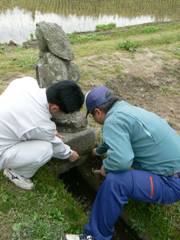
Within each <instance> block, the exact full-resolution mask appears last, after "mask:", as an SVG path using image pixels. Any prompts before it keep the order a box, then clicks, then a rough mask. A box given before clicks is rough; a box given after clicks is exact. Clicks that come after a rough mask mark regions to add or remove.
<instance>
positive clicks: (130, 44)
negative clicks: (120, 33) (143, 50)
mask: <svg viewBox="0 0 180 240" xmlns="http://www.w3.org/2000/svg"><path fill="white" fill-rule="evenodd" d="M138 46H139V43H138V42H134V41H130V40H126V41H123V42H120V43H119V44H118V46H117V49H124V50H126V51H129V52H135V51H136V50H137V48H138Z"/></svg>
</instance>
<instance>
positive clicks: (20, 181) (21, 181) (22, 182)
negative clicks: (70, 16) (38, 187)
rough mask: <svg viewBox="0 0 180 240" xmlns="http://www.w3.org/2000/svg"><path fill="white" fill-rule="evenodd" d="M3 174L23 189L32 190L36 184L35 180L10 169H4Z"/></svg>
mask: <svg viewBox="0 0 180 240" xmlns="http://www.w3.org/2000/svg"><path fill="white" fill-rule="evenodd" d="M3 174H4V176H6V177H7V178H9V180H10V181H11V182H13V183H14V184H15V185H16V186H18V187H20V188H22V189H25V190H31V189H32V188H33V186H34V185H33V182H32V181H31V180H30V179H28V178H25V177H23V176H20V175H19V174H17V173H15V172H14V171H12V170H10V169H4V172H3Z"/></svg>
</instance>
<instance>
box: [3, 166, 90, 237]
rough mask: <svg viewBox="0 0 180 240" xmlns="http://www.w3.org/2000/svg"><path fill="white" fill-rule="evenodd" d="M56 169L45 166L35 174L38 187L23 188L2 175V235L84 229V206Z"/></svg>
mask: <svg viewBox="0 0 180 240" xmlns="http://www.w3.org/2000/svg"><path fill="white" fill-rule="evenodd" d="M56 174H57V172H55V171H53V170H52V169H49V167H48V166H45V167H43V168H42V169H41V170H40V171H39V172H38V174H37V176H35V177H34V179H33V181H34V183H35V189H34V190H33V191H23V190H21V189H18V188H16V187H14V186H13V185H12V184H11V183H10V182H8V181H7V180H6V179H5V178H4V177H3V176H2V174H1V175H0V181H1V189H0V198H1V201H0V221H1V224H0V225H1V229H2V228H4V229H5V230H6V231H1V236H0V239H2V240H3V239H13V240H21V239H23V240H30V239H37V240H40V239H46V240H52V239H53V240H55V239H60V236H61V235H62V233H63V232H68V231H69V232H76V233H79V232H81V230H82V226H83V225H84V223H85V220H86V217H85V214H84V213H83V210H82V207H81V206H80V204H78V203H77V202H76V201H75V200H74V199H73V198H72V196H71V195H70V194H69V193H68V192H67V190H66V189H65V186H64V184H63V183H62V182H61V181H60V180H58V179H57V176H56Z"/></svg>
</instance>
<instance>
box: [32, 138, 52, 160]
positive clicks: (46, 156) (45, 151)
mask: <svg viewBox="0 0 180 240" xmlns="http://www.w3.org/2000/svg"><path fill="white" fill-rule="evenodd" d="M52 156H53V146H52V144H51V143H50V142H45V141H42V143H41V144H40V146H39V158H37V159H36V161H37V162H47V161H48V160H50V159H51V158H52Z"/></svg>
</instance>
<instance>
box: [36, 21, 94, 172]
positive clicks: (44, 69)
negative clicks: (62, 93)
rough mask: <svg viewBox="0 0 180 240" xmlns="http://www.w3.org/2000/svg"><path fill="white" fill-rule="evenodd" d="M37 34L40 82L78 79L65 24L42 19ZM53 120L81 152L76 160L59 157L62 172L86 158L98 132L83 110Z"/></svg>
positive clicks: (57, 116)
mask: <svg viewBox="0 0 180 240" xmlns="http://www.w3.org/2000/svg"><path fill="white" fill-rule="evenodd" d="M36 37H37V40H38V46H39V50H40V54H39V61H38V63H37V67H36V76H37V80H38V82H39V85H40V86H41V87H48V86H49V85H51V84H52V83H54V82H58V81H61V80H74V81H78V80H79V79H80V72H79V68H78V66H77V65H76V64H74V63H73V62H72V61H73V59H74V54H73V52H72V50H71V47H70V43H69V41H68V38H67V37H66V34H65V33H64V31H63V30H62V28H61V27H60V26H59V25H57V24H53V23H47V22H40V23H38V24H37V27H36ZM53 120H54V122H55V123H56V126H57V130H58V131H59V132H60V133H62V135H63V136H64V142H65V143H67V144H68V145H70V146H71V148H72V149H74V150H76V151H78V153H79V154H80V160H78V161H77V162H75V163H70V162H69V161H68V160H62V161H58V162H60V167H59V169H60V173H63V172H65V171H67V170H68V169H69V168H71V167H74V166H77V165H80V164H82V163H83V162H84V161H86V160H87V158H88V155H89V152H90V151H91V149H92V148H93V147H94V145H95V132H94V130H93V129H92V128H89V127H88V126H87V120H86V118H85V115H84V114H82V113H81V112H76V113H73V114H62V113H61V114H60V115H59V114H57V115H56V116H55V117H54V119H53Z"/></svg>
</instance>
